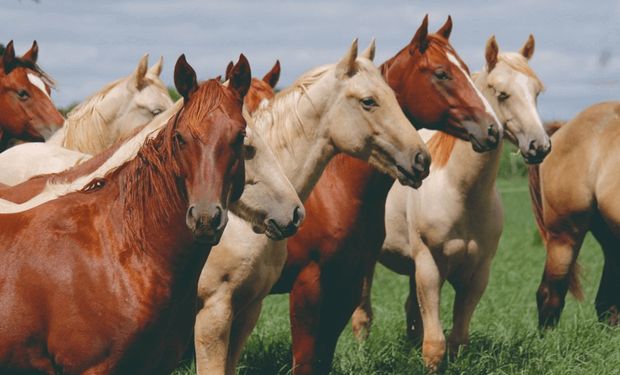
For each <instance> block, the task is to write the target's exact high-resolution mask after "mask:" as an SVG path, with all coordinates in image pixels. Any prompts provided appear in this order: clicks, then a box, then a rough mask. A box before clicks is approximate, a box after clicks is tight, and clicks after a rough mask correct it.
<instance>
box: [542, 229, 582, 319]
mask: <svg viewBox="0 0 620 375" xmlns="http://www.w3.org/2000/svg"><path fill="white" fill-rule="evenodd" d="M584 236H585V230H582V231H581V232H579V233H576V234H575V233H574V234H569V233H563V234H561V235H550V236H549V237H548V239H547V243H546V248H547V260H546V261H545V270H544V273H543V277H542V281H541V282H540V286H539V287H538V291H537V293H536V302H537V305H538V325H539V327H540V328H553V327H555V326H556V325H557V324H558V322H559V320H560V315H561V314H562V310H563V309H564V303H565V299H566V293H567V292H568V288H569V286H570V282H571V277H576V275H575V273H576V269H575V267H576V261H577V255H578V254H579V249H580V248H581V244H582V243H583V239H584ZM577 297H578V298H579V295H577Z"/></svg>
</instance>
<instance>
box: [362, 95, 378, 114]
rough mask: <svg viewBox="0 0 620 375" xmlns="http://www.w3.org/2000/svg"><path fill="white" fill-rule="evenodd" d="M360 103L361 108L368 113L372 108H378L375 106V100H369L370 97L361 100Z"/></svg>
mask: <svg viewBox="0 0 620 375" xmlns="http://www.w3.org/2000/svg"><path fill="white" fill-rule="evenodd" d="M360 103H361V104H362V107H364V109H365V110H367V111H370V110H371V109H372V108H374V107H378V106H379V104H377V102H376V101H375V99H373V98H371V97H370V96H369V97H367V98H364V99H361V100H360Z"/></svg>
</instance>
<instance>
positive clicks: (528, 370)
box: [175, 177, 620, 375]
mask: <svg viewBox="0 0 620 375" xmlns="http://www.w3.org/2000/svg"><path fill="white" fill-rule="evenodd" d="M498 185H499V187H500V191H501V192H502V199H503V202H504V210H505V225H504V227H505V228H504V233H503V236H502V239H501V242H500V248H499V251H498V254H497V256H496V257H495V261H494V263H493V267H492V273H491V280H490V282H489V286H488V288H487V290H486V293H485V294H484V296H483V298H482V301H481V302H480V304H479V305H478V308H477V309H476V312H475V314H474V318H473V321H472V324H471V343H470V345H469V346H468V347H467V348H466V349H465V350H463V351H462V352H461V353H460V355H459V356H458V357H457V358H456V359H454V360H452V361H450V362H447V363H446V364H445V366H444V371H445V373H447V374H558V375H559V374H562V375H564V374H620V329H612V328H609V327H607V326H605V325H602V324H599V323H598V321H597V319H596V315H595V311H594V297H595V295H596V290H597V287H598V281H599V278H600V273H601V270H602V261H603V259H602V253H601V251H600V248H599V247H598V244H597V243H596V242H595V241H594V240H593V238H592V237H591V236H589V237H588V238H587V240H586V242H585V244H584V247H583V249H582V251H581V256H580V262H581V264H582V266H583V278H582V281H583V285H584V292H585V296H586V298H585V301H584V302H583V303H579V302H577V301H576V300H575V299H573V298H572V297H568V298H567V303H566V308H565V310H564V313H563V316H562V320H561V322H560V325H559V326H558V328H557V329H556V330H554V331H551V332H548V333H547V334H546V335H545V336H544V337H541V336H540V335H539V332H538V330H537V327H536V325H537V313H536V300H535V292H536V289H537V287H538V283H539V281H540V278H541V274H542V269H543V265H544V259H545V251H544V248H543V246H542V244H541V241H540V238H539V237H538V233H537V231H536V227H535V224H534V219H533V216H532V213H531V211H530V202H529V195H528V192H527V181H526V179H525V178H523V177H513V178H510V179H502V180H500V181H499V183H498ZM407 289H408V286H407V279H406V278H404V277H401V276H398V275H396V274H394V273H392V272H390V271H388V270H387V269H385V268H384V267H382V266H379V267H378V270H377V274H376V277H375V282H374V289H373V291H372V292H373V293H372V296H373V305H374V311H375V322H374V326H373V329H372V331H371V334H370V338H369V339H368V340H367V341H366V342H365V343H363V344H359V343H358V342H357V341H356V340H355V339H354V338H353V335H352V333H351V329H350V327H347V329H346V330H345V332H344V333H343V335H342V336H341V338H340V341H339V344H338V348H337V351H336V358H335V360H334V367H333V371H332V373H333V374H356V375H362V374H421V373H424V367H423V364H422V359H421V354H420V350H419V349H418V348H417V347H416V346H414V345H413V344H411V343H410V342H408V340H407V337H406V335H405V316H404V308H403V306H404V301H405V298H406V295H407ZM443 292H444V293H443V298H442V321H443V324H444V329H445V330H447V331H449V329H450V327H451V323H450V322H451V311H452V299H453V291H452V289H451V287H450V286H449V285H448V284H447V285H446V286H445V287H444V289H443ZM619 292H620V291H619ZM290 345H291V339H290V331H289V319H288V295H281V296H270V297H268V298H267V299H266V301H265V305H264V308H263V312H262V316H261V319H260V322H259V324H258V326H257V327H256V329H255V330H254V333H253V334H252V336H251V337H250V339H249V342H248V345H247V346H246V349H245V352H244V354H243V357H242V360H241V362H240V364H239V370H238V372H239V373H240V374H248V375H249V374H270V375H271V374H288V373H290V372H291V365H290V363H291V352H290ZM193 373H194V370H193V367H192V366H191V365H186V366H184V367H181V368H180V369H179V370H178V371H177V372H175V374H179V375H181V374H183V375H185V374H193Z"/></svg>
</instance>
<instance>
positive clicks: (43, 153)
mask: <svg viewBox="0 0 620 375" xmlns="http://www.w3.org/2000/svg"><path fill="white" fill-rule="evenodd" d="M162 64H163V60H162V59H161V58H160V59H159V61H158V62H157V63H156V64H155V65H153V66H152V67H151V68H150V69H148V55H144V57H142V59H141V60H140V62H139V64H138V67H137V68H136V70H135V71H134V73H133V74H131V75H130V76H128V77H126V78H123V79H119V80H117V81H114V82H112V83H110V84H108V85H106V86H105V87H104V88H103V89H102V90H101V91H99V92H98V93H96V94H94V95H93V96H91V97H90V98H88V99H87V100H85V101H84V102H83V103H82V104H80V105H79V106H77V107H76V108H75V109H73V111H71V112H70V113H69V115H68V117H67V120H66V121H65V124H64V126H63V127H62V128H61V129H60V130H59V131H57V132H56V133H55V134H54V135H53V136H52V137H51V138H50V139H49V140H48V141H47V142H46V143H38V142H37V143H24V144H21V145H18V146H15V147H12V148H10V149H8V150H7V151H5V152H3V153H2V154H0V183H3V184H6V185H16V184H18V183H20V182H22V181H25V180H27V179H28V178H30V177H32V176H35V175H39V174H46V173H56V172H61V171H63V170H65V169H67V168H70V167H72V166H74V165H77V164H80V163H82V162H84V161H85V160H88V159H90V157H91V155H94V154H97V153H99V152H101V151H103V150H104V149H106V148H108V147H109V146H111V145H112V144H114V143H116V142H117V141H119V140H121V139H125V138H126V137H127V136H128V135H129V134H131V133H132V132H133V131H134V129H135V128H136V127H138V126H141V125H144V124H146V123H148V122H149V121H151V120H152V119H153V118H154V117H155V116H157V115H158V114H160V113H161V112H163V111H165V110H166V109H168V108H169V107H170V106H171V105H172V100H171V99H170V96H169V95H168V89H167V88H166V86H165V85H164V83H163V82H162V81H161V79H160V78H159V75H160V74H161V70H162Z"/></svg>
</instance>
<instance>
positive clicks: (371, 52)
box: [360, 38, 375, 61]
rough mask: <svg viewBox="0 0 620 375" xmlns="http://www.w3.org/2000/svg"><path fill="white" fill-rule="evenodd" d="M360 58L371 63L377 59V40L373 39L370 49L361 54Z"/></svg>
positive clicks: (367, 48)
mask: <svg viewBox="0 0 620 375" xmlns="http://www.w3.org/2000/svg"><path fill="white" fill-rule="evenodd" d="M360 57H364V58H367V59H368V60H370V61H373V60H374V59H375V38H372V40H371V41H370V44H369V45H368V47H366V49H365V50H364V52H362V53H361V54H360Z"/></svg>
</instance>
